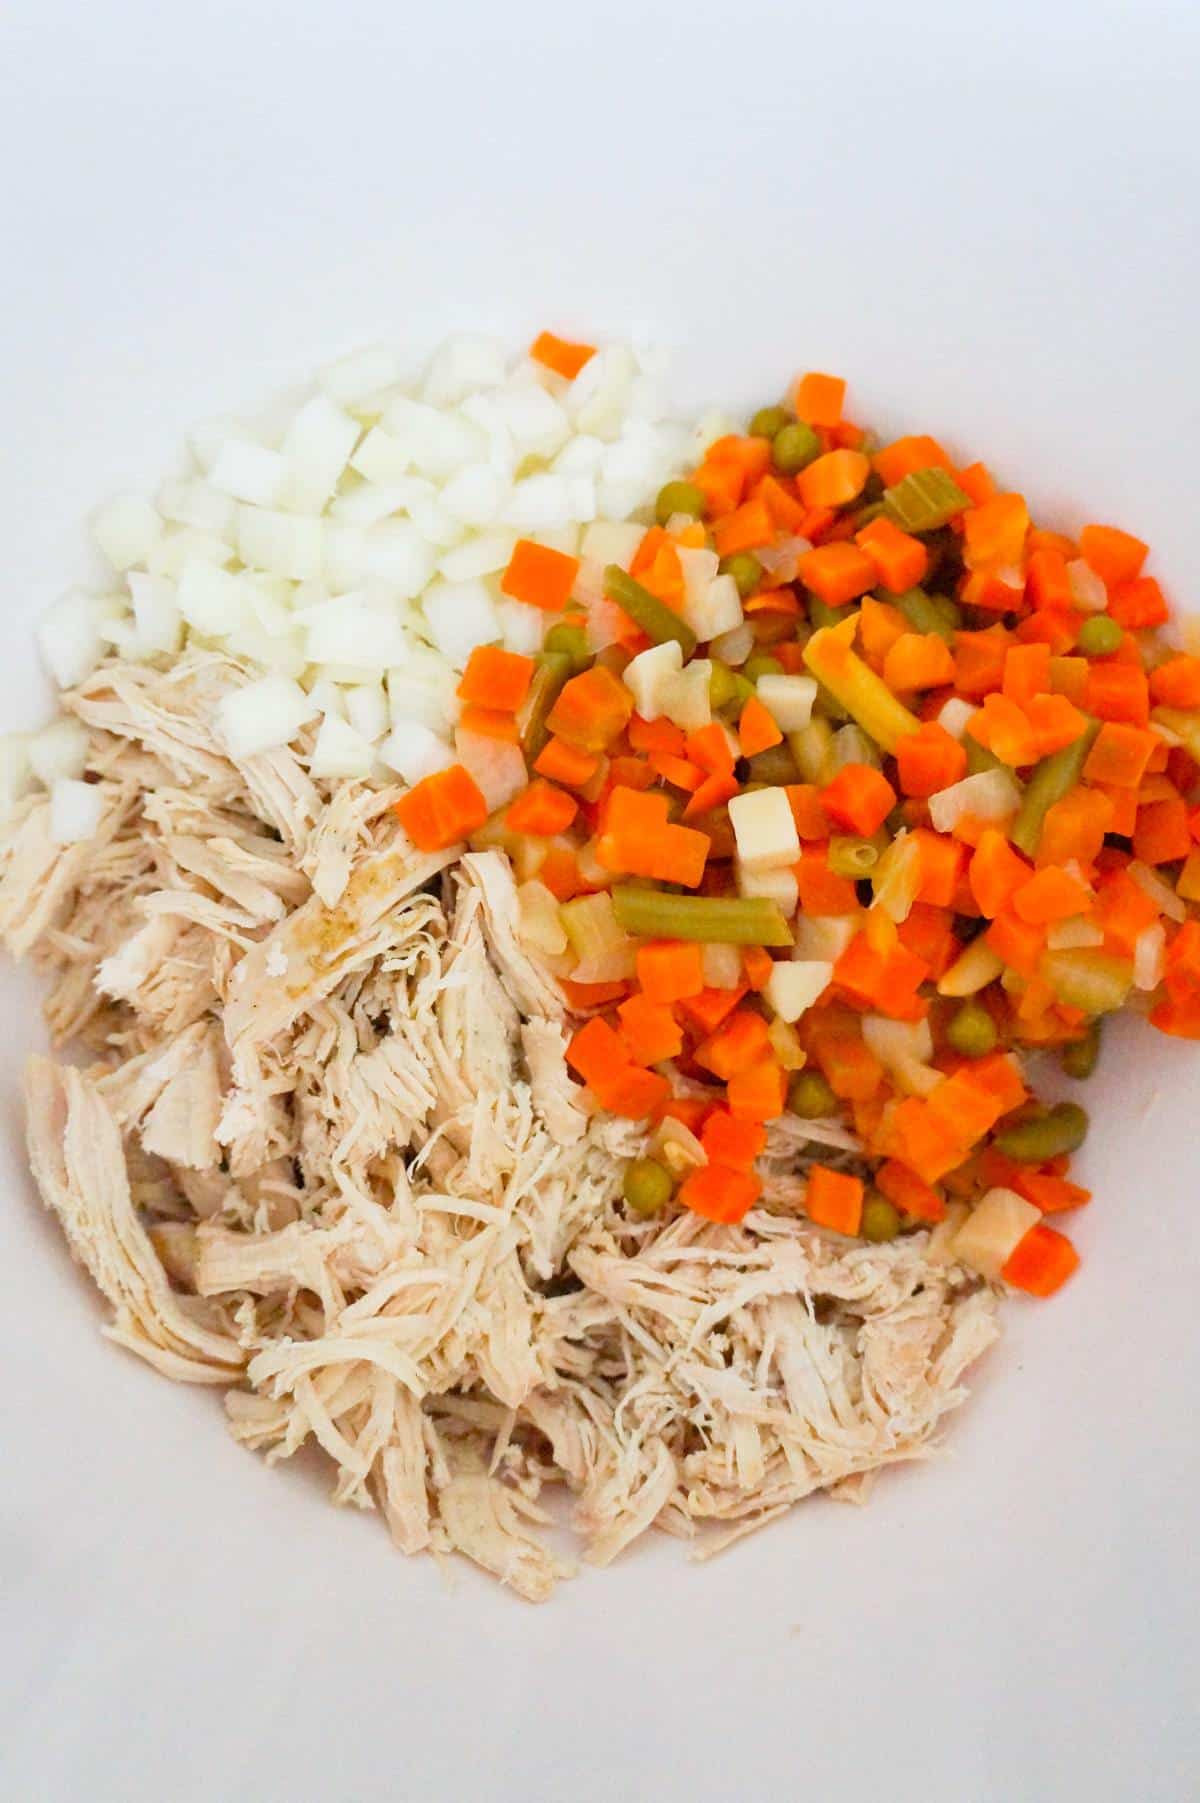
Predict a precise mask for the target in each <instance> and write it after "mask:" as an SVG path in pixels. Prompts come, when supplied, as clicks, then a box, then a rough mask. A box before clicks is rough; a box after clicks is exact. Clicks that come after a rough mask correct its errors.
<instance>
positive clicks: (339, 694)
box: [308, 676, 387, 731]
mask: <svg viewBox="0 0 1200 1803" xmlns="http://www.w3.org/2000/svg"><path fill="white" fill-rule="evenodd" d="M308 698H309V700H310V701H311V702H312V704H313V706H314V707H315V708H316V710H317V712H318V713H319V714H336V715H337V717H338V719H339V720H344V719H345V718H346V690H345V689H344V688H343V687H342V686H341V684H340V683H336V682H332V681H331V680H330V678H329V677H328V676H319V677H318V678H317V680H316V682H314V683H312V684H311V685H310V687H309V690H308ZM386 702H387V697H386V696H384V703H385V705H386ZM384 730H385V731H386V730H387V729H386V727H385V729H384Z"/></svg>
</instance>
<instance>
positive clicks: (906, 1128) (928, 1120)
mask: <svg viewBox="0 0 1200 1803" xmlns="http://www.w3.org/2000/svg"><path fill="white" fill-rule="evenodd" d="M877 1144H878V1145H879V1147H880V1150H882V1151H884V1152H886V1153H887V1154H888V1155H889V1156H890V1157H891V1158H894V1159H900V1160H902V1161H903V1162H904V1163H905V1164H906V1165H908V1166H909V1167H910V1168H911V1169H912V1170H914V1171H915V1172H916V1173H917V1176H918V1177H920V1178H922V1179H923V1180H924V1181H925V1182H926V1183H930V1184H933V1183H939V1182H940V1181H941V1179H942V1178H943V1177H945V1176H946V1175H947V1173H948V1172H950V1171H953V1170H954V1168H955V1166H956V1165H959V1164H961V1163H962V1161H963V1159H964V1158H965V1157H966V1155H967V1153H968V1152H969V1150H970V1145H969V1143H968V1142H966V1141H964V1138H963V1136H962V1134H961V1133H960V1132H958V1131H957V1129H956V1128H954V1127H953V1126H951V1125H949V1124H948V1123H947V1121H946V1120H945V1118H944V1117H943V1116H941V1115H938V1114H935V1113H934V1112H933V1111H932V1110H931V1109H930V1107H929V1104H928V1103H927V1102H923V1101H921V1100H919V1098H918V1097H916V1096H906V1097H905V1099H904V1101H902V1102H898V1103H896V1104H895V1106H894V1107H893V1108H892V1109H891V1111H890V1113H889V1115H888V1116H887V1117H886V1119H885V1124H884V1128H883V1130H882V1131H881V1132H880V1134H879V1135H878V1136H877Z"/></svg>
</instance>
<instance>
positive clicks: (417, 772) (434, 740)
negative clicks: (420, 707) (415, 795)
mask: <svg viewBox="0 0 1200 1803" xmlns="http://www.w3.org/2000/svg"><path fill="white" fill-rule="evenodd" d="M378 756H379V761H380V762H381V763H383V764H386V765H387V767H388V769H389V770H394V771H395V772H396V774H397V776H402V777H403V778H404V780H405V782H406V783H410V784H411V783H419V782H421V781H423V780H424V778H425V777H427V776H432V775H433V774H434V773H435V771H438V770H445V769H448V767H449V766H450V765H451V764H452V763H453V762H454V751H453V749H452V748H451V746H450V745H449V744H448V743H447V741H446V740H445V739H443V738H441V737H439V735H438V734H437V733H435V732H434V731H433V729H432V728H431V727H429V726H425V725H423V724H422V723H421V722H420V721H419V720H402V721H399V722H398V723H397V724H396V725H395V726H393V728H392V730H391V732H390V733H389V734H388V736H387V738H386V739H385V740H384V741H383V744H382V745H380V747H379V751H378Z"/></svg>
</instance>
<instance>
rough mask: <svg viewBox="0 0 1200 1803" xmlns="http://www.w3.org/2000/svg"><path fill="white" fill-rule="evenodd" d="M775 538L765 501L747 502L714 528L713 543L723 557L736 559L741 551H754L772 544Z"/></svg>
mask: <svg viewBox="0 0 1200 1803" xmlns="http://www.w3.org/2000/svg"><path fill="white" fill-rule="evenodd" d="M774 536H775V529H774V527H773V526H772V524H771V516H770V514H769V513H768V512H767V504H766V502H765V501H761V500H758V501H745V502H743V504H742V506H741V507H736V508H735V509H734V510H733V512H732V513H729V514H726V516H725V518H724V519H723V520H718V521H717V522H716V524H715V525H714V526H713V542H714V543H715V545H716V547H717V553H718V555H719V556H721V557H734V556H736V555H737V553H738V552H739V551H753V550H754V549H755V548H756V547H757V546H759V545H767V544H770V542H771V540H772V538H773V537H774Z"/></svg>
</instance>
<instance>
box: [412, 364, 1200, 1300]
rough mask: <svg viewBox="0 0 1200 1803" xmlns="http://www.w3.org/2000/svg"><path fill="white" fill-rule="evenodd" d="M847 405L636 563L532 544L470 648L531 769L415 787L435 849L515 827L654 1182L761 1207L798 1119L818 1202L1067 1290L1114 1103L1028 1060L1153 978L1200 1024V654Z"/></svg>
mask: <svg viewBox="0 0 1200 1803" xmlns="http://www.w3.org/2000/svg"><path fill="white" fill-rule="evenodd" d="M844 399H845V384H844V383H843V382H841V381H840V380H837V379H835V378H833V377H831V376H826V375H819V374H810V375H806V376H804V377H803V378H801V380H800V381H798V382H797V383H796V384H795V386H794V388H793V390H792V393H791V395H790V397H789V400H788V402H787V403H786V404H779V405H775V404H772V405H769V406H765V407H762V408H760V409H759V410H758V412H757V413H755V415H754V416H753V419H752V420H751V423H750V429H749V431H748V432H747V433H746V434H745V435H744V436H738V435H730V436H726V437H722V438H718V439H717V440H716V442H714V443H712V444H710V445H709V447H708V449H707V451H706V452H705V454H704V457H703V460H702V461H701V463H700V464H699V466H698V467H697V468H696V469H694V470H693V471H692V472H691V474H690V475H689V476H688V478H687V479H686V480H679V481H672V482H670V483H668V484H667V486H666V487H665V488H664V489H663V490H662V492H661V494H660V495H659V497H658V502H657V506H656V508H655V511H654V523H653V524H650V525H648V526H647V528H646V529H645V532H644V535H643V536H642V537H641V539H640V542H637V543H636V544H633V543H632V542H631V548H630V552H629V554H628V555H627V557H626V558H625V559H624V560H623V561H612V559H611V558H609V559H607V560H606V561H605V562H604V563H603V564H598V565H594V566H591V567H589V564H588V559H587V551H586V541H585V554H584V558H583V559H582V560H581V559H577V558H573V557H568V556H566V555H564V554H563V553H561V552H558V551H555V550H552V549H547V548H545V547H542V546H539V545H537V544H534V543H532V542H530V541H525V540H522V541H521V542H520V543H518V544H517V546H516V549H515V551H514V552H513V555H512V560H511V563H510V565H509V568H508V571H507V573H506V575H505V577H504V579H503V588H504V591H505V593H506V594H509V595H511V596H513V597H514V598H516V599H519V600H521V601H524V602H526V603H529V604H532V605H533V606H535V607H537V608H539V609H541V610H543V613H544V615H545V619H546V628H547V630H546V634H545V640H544V644H543V648H542V650H541V651H540V652H539V653H538V654H537V655H536V656H533V657H521V656H517V655H514V654H513V653H511V652H508V651H501V650H498V649H495V648H491V647H485V648H482V649H478V650H476V651H475V652H474V653H473V654H472V656H471V658H470V661H469V663H468V664H467V668H466V673H465V675H464V677H463V679H462V683H461V685H460V688H459V698H460V700H461V702H462V704H463V708H464V719H467V718H468V717H469V720H470V724H471V725H472V727H473V728H474V729H475V731H476V732H478V733H481V734H485V735H490V736H492V737H494V738H495V739H496V740H497V741H498V742H501V743H503V744H507V745H509V746H510V747H519V748H520V750H521V751H522V752H523V754H524V758H525V763H526V778H527V786H526V787H524V788H523V789H521V790H520V792H519V793H511V794H510V795H509V797H508V799H507V802H506V804H505V805H503V806H501V807H499V808H498V809H496V808H495V806H494V803H492V804H491V810H489V803H488V801H487V800H485V797H484V795H483V794H482V793H481V790H480V788H479V786H478V784H477V783H476V782H475V781H474V780H473V779H472V777H471V776H470V775H469V774H468V773H467V771H466V770H465V769H463V768H462V767H460V766H456V767H454V768H452V769H449V770H442V771H438V772H437V773H436V774H434V775H432V776H430V777H429V778H428V779H427V780H426V781H424V782H421V783H418V784H417V786H416V787H415V788H414V789H412V790H411V791H410V792H409V794H408V795H406V796H405V797H404V799H403V800H402V801H401V802H400V803H398V804H397V811H398V813H399V815H400V819H401V821H402V823H403V825H404V827H405V829H406V830H407V832H408V833H409V835H410V836H411V837H412V838H413V839H414V840H415V841H416V843H417V845H418V846H420V847H421V848H422V849H424V850H430V851H432V850H437V849H441V848H444V847H445V846H447V845H449V844H451V843H453V842H454V841H456V840H459V839H465V838H469V837H472V836H474V838H475V842H476V843H478V844H484V845H493V846H501V847H503V848H504V849H505V850H506V851H508V853H509V855H510V856H511V857H512V859H513V862H514V865H515V868H516V870H517V873H518V876H519V878H520V879H521V883H522V887H521V899H522V931H523V932H525V933H527V935H528V936H529V937H531V938H532V939H534V940H535V942H536V943H537V944H538V945H539V947H540V949H541V950H542V952H543V954H544V955H545V956H546V958H547V960H548V961H549V962H550V964H551V966H552V968H553V969H554V970H555V973H556V975H557V976H558V977H559V978H560V980H561V981H562V984H563V987H564V990H565V992H566V994H567V996H568V999H569V1001H570V1003H571V1005H572V1006H573V1007H574V1008H575V1009H576V1010H577V1011H578V1013H579V1014H580V1015H586V1016H588V1017H589V1018H587V1019H586V1021H584V1022H583V1024H581V1025H580V1026H579V1028H578V1030H577V1032H576V1033H575V1036H574V1039H573V1041H572V1043H571V1047H570V1051H569V1062H570V1064H571V1067H572V1069H573V1070H574V1072H575V1073H576V1075H577V1076H578V1077H579V1078H580V1080H581V1081H582V1082H583V1083H584V1084H585V1085H586V1086H587V1089H588V1090H589V1091H590V1094H591V1097H592V1100H593V1102H594V1105H595V1106H596V1107H597V1108H600V1109H605V1110H609V1111H611V1112H613V1113H615V1114H618V1115H624V1116H628V1117H631V1118H633V1119H635V1120H639V1121H640V1120H644V1121H645V1122H646V1126H647V1134H648V1147H647V1154H646V1156H644V1157H642V1158H639V1159H637V1160H636V1161H635V1162H634V1163H632V1164H631V1165H630V1167H629V1170H628V1173H627V1177H626V1183H625V1196H626V1200H627V1204H628V1207H629V1208H630V1210H631V1211H632V1212H634V1213H635V1214H637V1215H649V1214H654V1213H656V1212H657V1211H659V1210H661V1209H664V1208H668V1207H671V1206H682V1207H685V1208H691V1209H693V1210H695V1211H696V1212H698V1213H699V1214H701V1215H704V1216H706V1217H707V1218H709V1219H710V1220H715V1221H737V1220H740V1219H741V1218H742V1216H744V1215H745V1214H746V1212H747V1211H748V1210H749V1209H750V1208H751V1207H752V1206H753V1205H754V1203H755V1202H756V1201H757V1199H758V1197H759V1195H760V1192H761V1185H760V1181H759V1178H758V1176H757V1174H756V1161H757V1159H758V1157H759V1155H760V1153H761V1151H762V1148H763V1144H764V1128H765V1124H766V1123H767V1122H769V1121H772V1120H774V1119H776V1118H777V1117H779V1116H781V1115H783V1114H785V1113H786V1112H789V1111H790V1112H791V1113H793V1114H795V1115H796V1116H797V1117H798V1118H799V1119H801V1120H805V1121H815V1120H822V1121H826V1122H836V1123H837V1124H838V1125H839V1126H840V1127H842V1128H843V1129H845V1130H846V1131H847V1132H848V1134H850V1135H852V1136H853V1143H854V1144H856V1145H857V1146H858V1148H859V1149H860V1156H859V1157H858V1159H857V1160H855V1161H854V1164H855V1168H854V1169H844V1168H841V1160H835V1161H834V1162H833V1163H832V1164H830V1165H823V1164H817V1165H814V1166H813V1167H812V1168H811V1170H810V1172H809V1178H808V1185H807V1209H808V1213H809V1215H810V1216H811V1218H812V1219H813V1221H814V1222H817V1223H818V1224H820V1225H821V1226H823V1227H825V1228H827V1229H830V1230H832V1231H834V1232H836V1233H840V1234H844V1235H851V1236H854V1235H861V1236H863V1237H864V1238H866V1239H868V1240H872V1241H879V1240H885V1239H890V1238H892V1237H893V1236H894V1235H896V1234H897V1233H899V1232H904V1231H906V1230H907V1229H910V1228H913V1227H916V1226H920V1225H926V1224H930V1223H937V1222H942V1221H946V1222H947V1228H948V1230H951V1229H952V1230H953V1238H952V1242H951V1243H952V1247H953V1251H954V1254H955V1256H956V1257H958V1258H959V1259H960V1260H961V1261H962V1262H964V1263H966V1264H969V1265H972V1266H973V1267H974V1268H975V1269H977V1270H978V1271H980V1272H982V1273H983V1274H984V1275H986V1276H989V1277H993V1278H1003V1279H1004V1280H1006V1281H1007V1282H1009V1283H1010V1284H1013V1285H1015V1286H1016V1287H1018V1288H1021V1289H1024V1290H1026V1291H1028V1292H1030V1293H1031V1294H1034V1295H1048V1294H1050V1293H1051V1292H1052V1291H1054V1290H1056V1289H1057V1288H1058V1287H1059V1286H1060V1285H1061V1284H1062V1283H1063V1281H1064V1280H1065V1279H1066V1278H1067V1277H1068V1276H1069V1275H1070V1274H1071V1272H1072V1271H1073V1270H1074V1268H1075V1267H1076V1265H1077V1263H1078V1259H1077V1257H1076V1254H1075V1252H1074V1250H1073V1249H1072V1247H1071V1245H1070V1243H1069V1242H1068V1240H1067V1239H1066V1238H1065V1237H1064V1235H1063V1234H1062V1233H1060V1232H1059V1231H1058V1229H1057V1228H1055V1227H1053V1226H1050V1225H1048V1224H1047V1223H1046V1220H1045V1217H1046V1216H1051V1215H1058V1214H1060V1213H1062V1212H1064V1211H1066V1210H1069V1209H1072V1208H1076V1207H1079V1206H1080V1205H1081V1204H1083V1203H1085V1202H1087V1201H1088V1200H1089V1192H1088V1191H1087V1190H1085V1189H1082V1188H1080V1187H1079V1186H1078V1185H1076V1184H1074V1183H1072V1182H1071V1181H1070V1180H1069V1178H1068V1174H1067V1173H1068V1167H1069V1159H1070V1156H1071V1154H1072V1153H1073V1152H1074V1151H1075V1150H1076V1149H1077V1148H1078V1147H1079V1146H1080V1145H1081V1143H1082V1142H1083V1139H1084V1136H1085V1134H1086V1131H1087V1116H1086V1113H1085V1112H1084V1109H1083V1108H1082V1107H1081V1106H1079V1105H1078V1104H1077V1103H1075V1102H1068V1103H1060V1104H1059V1105H1058V1106H1056V1107H1053V1108H1047V1107H1043V1106H1041V1105H1040V1104H1038V1103H1037V1102H1036V1100H1035V1099H1034V1098H1033V1096H1032V1095H1031V1092H1030V1088H1029V1083H1028V1080H1027V1077H1026V1074H1025V1065H1024V1062H1023V1057H1022V1055H1023V1054H1024V1053H1025V1052H1027V1051H1034V1050H1040V1051H1043V1052H1052V1053H1054V1054H1056V1055H1057V1056H1058V1058H1059V1060H1060V1061H1061V1064H1062V1068H1063V1070H1064V1071H1065V1072H1066V1073H1067V1074H1068V1075H1069V1076H1071V1077H1074V1078H1078V1079H1082V1078H1085V1077H1086V1076H1087V1075H1089V1074H1090V1072H1091V1071H1092V1070H1093V1068H1094V1067H1095V1065H1096V1062H1097V1058H1098V1056H1099V1053H1100V1041H1101V1021H1102V1018H1103V1016H1104V1015H1106V1014H1110V1013H1113V1012H1115V1011H1116V1010H1117V1009H1120V1008H1122V1007H1124V1006H1126V1005H1127V1004H1133V1005H1135V1006H1137V1007H1139V1008H1140V1009H1141V1010H1143V1011H1144V1012H1146V1013H1147V1014H1148V1017H1149V1019H1150V1021H1151V1022H1152V1023H1153V1025H1154V1026H1156V1027H1158V1028H1159V1029H1160V1030H1161V1031H1162V1032H1164V1033H1168V1034H1173V1035H1176V1036H1179V1037H1183V1038H1190V1039H1196V1038H1200V918H1197V915H1196V906H1195V905H1196V903H1197V902H1200V806H1198V805H1197V801H1198V797H1200V768H1198V760H1200V658H1198V657H1196V656H1193V655H1190V654H1187V653H1184V652H1180V651H1178V650H1176V649H1173V648H1172V647H1171V646H1170V645H1169V644H1168V643H1167V641H1166V640H1165V638H1164V637H1163V636H1162V635H1161V634H1160V631H1159V628H1161V627H1162V626H1164V625H1165V624H1166V621H1167V606H1166V602H1165V600H1164V597H1163V594H1162V591H1161V589H1160V588H1159V585H1158V583H1157V582H1156V581H1155V580H1154V578H1153V577H1149V576H1146V575H1145V574H1144V573H1143V565H1144V563H1145V559H1146V555H1147V547H1146V546H1145V545H1144V544H1143V543H1141V541H1140V540H1138V539H1136V538H1134V537H1132V536H1131V535H1130V534H1129V533H1126V532H1124V531H1121V530H1119V529H1118V528H1116V527H1113V526H1100V525H1093V526H1085V527H1084V528H1083V530H1082V532H1080V533H1079V534H1078V536H1077V537H1070V536H1067V535H1065V534H1063V533H1061V532H1057V531H1052V530H1046V529H1043V528H1040V527H1038V526H1035V525H1034V523H1033V521H1032V519H1031V517H1030V513H1029V509H1028V506H1027V504H1026V502H1025V499H1024V498H1023V497H1022V496H1021V495H1019V494H1015V493H1010V492H1007V491H1004V490H1003V489H1002V488H1001V487H1000V486H999V485H998V483H997V482H996V480H995V479H994V478H993V476H992V474H991V472H990V471H989V470H988V469H987V468H986V467H985V466H984V465H983V464H982V463H971V464H969V465H966V466H962V465H960V464H958V463H956V462H955V461H954V460H953V459H952V458H951V457H950V456H949V454H948V453H947V452H946V451H945V450H944V449H943V448H942V446H941V445H940V444H938V442H937V441H936V440H935V439H933V438H929V437H925V436H909V437H904V438H900V439H897V440H896V441H895V442H894V443H892V444H888V445H884V446H879V445H877V444H876V443H875V442H874V441H873V440H872V439H871V438H870V437H869V435H868V434H867V433H865V432H864V431H863V430H862V428H861V427H859V426H857V425H853V424H852V423H851V422H850V421H849V420H848V419H847V418H846V417H845V415H844ZM666 1121H672V1122H674V1123H676V1124H677V1126H678V1127H679V1128H681V1129H683V1130H686V1132H687V1133H688V1134H689V1135H691V1136H692V1139H693V1142H694V1144H695V1147H696V1156H695V1159H694V1161H693V1162H691V1163H689V1164H688V1165H687V1166H686V1174H685V1175H683V1177H682V1181H680V1180H679V1176H678V1174H673V1172H672V1168H671V1167H670V1162H669V1161H667V1162H663V1161H661V1160H660V1159H658V1158H656V1157H655V1156H654V1155H653V1154H654V1149H655V1135H658V1136H659V1137H660V1138H661V1133H662V1123H664V1122H666ZM677 1186H678V1187H677Z"/></svg>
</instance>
